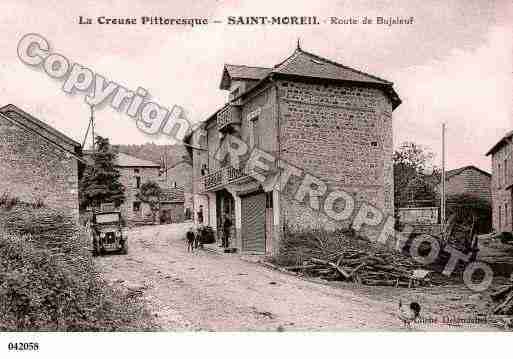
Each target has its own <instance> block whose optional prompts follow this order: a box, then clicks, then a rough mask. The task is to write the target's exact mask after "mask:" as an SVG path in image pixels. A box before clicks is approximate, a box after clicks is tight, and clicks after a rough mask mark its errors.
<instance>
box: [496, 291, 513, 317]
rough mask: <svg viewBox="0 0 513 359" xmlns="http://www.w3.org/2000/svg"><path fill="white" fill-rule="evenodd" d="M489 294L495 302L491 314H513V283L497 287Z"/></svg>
mask: <svg viewBox="0 0 513 359" xmlns="http://www.w3.org/2000/svg"><path fill="white" fill-rule="evenodd" d="M490 296H491V297H492V300H493V301H494V302H495V303H497V304H496V306H495V307H494V308H493V314H497V315H513V284H509V285H505V286H503V287H501V288H499V289H497V290H496V291H495V292H493V293H492V294H491V295H490Z"/></svg>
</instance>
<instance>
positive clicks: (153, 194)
mask: <svg viewBox="0 0 513 359" xmlns="http://www.w3.org/2000/svg"><path fill="white" fill-rule="evenodd" d="M161 196H162V189H161V188H160V186H159V185H158V183H157V182H154V181H147V182H145V183H143V184H142V185H141V188H139V193H137V195H136V197H137V198H138V199H139V200H140V201H141V202H144V203H147V204H148V205H149V206H150V210H151V213H152V220H153V223H155V222H156V220H157V212H158V211H159V209H160V197H161Z"/></svg>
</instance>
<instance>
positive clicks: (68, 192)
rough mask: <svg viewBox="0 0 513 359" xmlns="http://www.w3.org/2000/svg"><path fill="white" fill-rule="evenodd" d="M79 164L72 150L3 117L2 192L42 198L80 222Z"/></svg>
mask: <svg viewBox="0 0 513 359" xmlns="http://www.w3.org/2000/svg"><path fill="white" fill-rule="evenodd" d="M45 136H48V137H51V135H49V134H46V133H45ZM52 139H53V140H55V141H57V142H58V143H62V141H60V140H58V139H56V138H52ZM61 145H62V146H64V147H66V146H67V145H66V144H64V143H62V144H61ZM69 149H70V150H73V148H72V147H71V146H70V148H69ZM77 167H78V164H77V160H76V159H74V158H73V157H72V156H71V155H70V154H69V153H68V152H66V151H64V150H62V149H59V148H57V147H56V146H54V145H53V144H50V143H49V142H48V141H46V140H45V139H43V138H42V137H40V136H38V135H37V134H34V133H32V132H28V131H27V130H25V129H22V128H20V127H18V126H16V125H13V124H11V123H10V122H9V121H7V120H5V119H3V118H0V195H1V194H3V193H7V194H9V195H11V196H16V197H19V198H20V199H21V200H23V201H26V202H34V201H38V200H42V201H43V202H44V204H45V205H46V206H48V207H52V208H57V209H62V210H64V211H65V212H66V213H68V214H69V215H70V216H71V217H72V218H73V219H75V220H76V221H77V222H78V168H77Z"/></svg>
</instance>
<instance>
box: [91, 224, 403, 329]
mask: <svg viewBox="0 0 513 359" xmlns="http://www.w3.org/2000/svg"><path fill="white" fill-rule="evenodd" d="M186 228H187V224H178V225H167V226H156V227H140V228H138V229H135V230H133V231H132V232H131V238H130V239H131V241H130V248H129V254H128V255H109V256H104V257H100V258H98V259H97V263H98V264H99V266H100V267H101V268H102V271H103V272H104V276H105V278H106V279H107V280H109V281H112V282H115V281H118V283H120V281H121V280H122V281H124V282H121V284H122V285H125V286H128V287H129V288H132V289H135V290H141V291H143V293H144V297H145V298H146V299H147V300H148V301H149V305H150V307H151V310H152V311H153V312H154V313H156V314H157V318H156V319H157V322H158V323H159V324H160V325H161V326H162V329H164V330H215V331H222V330H227V331H230V330H307V329H311V330H330V329H331V330H333V329H381V330H383V329H385V328H387V329H400V328H402V323H401V322H400V321H399V319H398V318H397V317H396V314H395V312H396V307H395V306H391V305H384V304H382V303H380V302H377V301H373V300H370V299H367V298H364V297H358V296H355V295H354V294H353V293H351V292H350V291H344V290H340V289H336V288H331V287H328V286H324V285H322V284H317V283H311V282H308V281H304V280H301V279H299V278H295V277H293V276H289V275H286V274H283V273H280V272H277V271H273V270H270V269H267V268H265V267H262V266H260V265H258V264H256V263H251V262H248V261H244V260H241V259H240V258H239V257H238V256H236V255H218V254H215V253H210V252H206V251H203V250H197V251H195V252H194V253H193V254H191V253H187V252H186V248H185V242H184V241H183V240H182V238H183V235H184V232H185V230H186Z"/></svg>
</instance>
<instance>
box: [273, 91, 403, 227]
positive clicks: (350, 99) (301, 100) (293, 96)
mask: <svg viewBox="0 0 513 359" xmlns="http://www.w3.org/2000/svg"><path fill="white" fill-rule="evenodd" d="M278 86H279V91H278V95H279V112H280V147H281V158H282V159H284V160H286V161H287V162H288V163H290V164H292V165H294V166H296V167H299V168H302V169H304V170H305V171H306V172H308V173H310V174H312V175H314V176H316V177H317V178H320V179H322V180H323V181H324V182H325V183H327V184H328V187H329V191H331V190H334V189H343V190H344V191H346V192H349V193H350V194H352V196H353V198H355V200H356V203H357V204H356V207H357V208H358V207H359V206H360V205H361V204H362V203H363V202H366V203H370V204H372V205H374V206H376V207H378V208H380V209H382V210H383V211H384V214H385V215H392V216H393V214H394V207H393V193H394V188H393V164H392V154H393V138H392V105H391V103H390V101H389V100H388V98H387V97H386V95H385V94H384V93H383V92H382V91H381V90H379V89H375V88H365V87H359V86H349V85H347V86H337V85H315V84H307V83H300V82H290V81H280V82H278ZM298 186H299V183H298V182H296V183H293V184H292V185H290V186H289V187H288V189H289V190H288V191H286V193H285V195H284V196H282V202H281V209H282V216H283V222H284V223H286V224H287V225H289V226H291V227H318V226H322V227H324V228H335V227H344V226H347V225H348V224H349V221H345V222H344V223H333V222H332V221H330V220H329V219H328V218H327V217H326V216H324V215H319V214H318V212H315V211H312V210H311V209H309V208H307V206H305V205H300V204H297V202H296V201H293V200H290V198H291V197H292V195H293V193H294V192H295V191H296V189H297V187H298ZM329 191H328V192H329ZM323 200H324V198H321V201H320V203H321V204H322V203H323ZM308 201H309V198H308V196H307V197H306V202H307V203H309V202H308ZM342 209H343V203H336V204H335V211H340V210H342Z"/></svg>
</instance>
